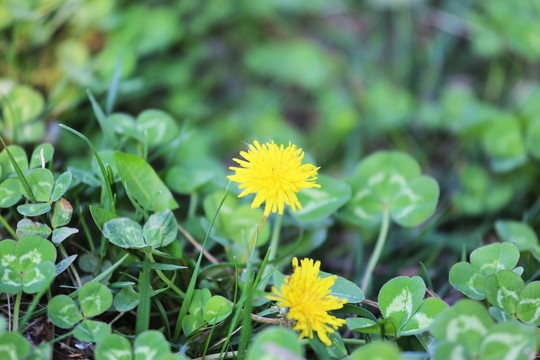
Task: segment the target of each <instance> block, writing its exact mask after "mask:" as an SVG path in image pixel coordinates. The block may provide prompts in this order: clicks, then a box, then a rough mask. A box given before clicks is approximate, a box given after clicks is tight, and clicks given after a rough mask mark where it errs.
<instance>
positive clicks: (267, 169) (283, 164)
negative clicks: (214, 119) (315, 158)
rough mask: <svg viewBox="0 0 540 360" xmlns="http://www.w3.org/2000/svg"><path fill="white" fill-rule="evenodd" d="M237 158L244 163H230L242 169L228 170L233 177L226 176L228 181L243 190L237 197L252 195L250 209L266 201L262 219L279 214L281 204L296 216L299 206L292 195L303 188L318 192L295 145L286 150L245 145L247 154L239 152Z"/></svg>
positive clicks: (309, 168)
mask: <svg viewBox="0 0 540 360" xmlns="http://www.w3.org/2000/svg"><path fill="white" fill-rule="evenodd" d="M240 155H242V157H243V158H244V159H245V160H239V159H233V160H234V161H236V162H237V163H238V164H240V166H242V167H234V166H231V167H230V168H229V169H231V170H234V171H235V172H236V173H235V174H234V175H230V176H228V178H229V179H230V180H232V181H235V182H237V183H240V186H239V187H240V189H244V190H243V191H242V193H240V195H238V197H242V196H246V195H248V194H253V193H256V194H257V195H255V199H254V200H253V202H252V203H251V207H252V208H258V207H259V206H261V204H262V203H263V202H265V201H266V206H265V208H264V216H268V215H269V214H270V211H272V212H274V213H275V212H276V211H279V214H283V208H284V206H285V204H287V205H289V206H290V207H291V208H292V209H293V211H295V212H296V208H297V207H298V208H299V209H300V210H302V205H301V204H300V202H299V201H298V198H297V197H296V193H297V192H299V191H300V190H302V189H303V188H313V187H317V188H320V187H321V186H320V185H319V184H316V183H315V180H317V170H319V168H318V167H315V166H314V165H311V164H302V158H303V157H304V152H303V151H302V149H297V148H296V145H291V143H290V142H289V146H287V147H286V148H284V147H283V145H281V146H279V147H278V146H277V145H276V144H275V143H274V141H272V142H271V143H266V144H263V145H261V144H259V143H258V142H257V141H254V142H253V145H249V151H248V152H245V151H241V152H240Z"/></svg>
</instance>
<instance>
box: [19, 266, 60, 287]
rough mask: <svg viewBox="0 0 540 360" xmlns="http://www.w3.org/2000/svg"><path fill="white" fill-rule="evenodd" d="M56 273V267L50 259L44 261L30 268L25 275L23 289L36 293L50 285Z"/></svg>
mask: <svg viewBox="0 0 540 360" xmlns="http://www.w3.org/2000/svg"><path fill="white" fill-rule="evenodd" d="M55 275H56V267H55V266H54V263H53V262H52V261H50V260H47V261H43V262H41V263H40V264H38V265H37V266H35V267H33V268H32V269H30V270H29V271H28V272H26V273H25V274H24V277H23V291H24V292H25V293H27V294H35V293H37V292H39V291H40V290H41V289H43V287H44V286H48V284H49V282H50V281H51V280H52V279H53V278H54V276H55Z"/></svg>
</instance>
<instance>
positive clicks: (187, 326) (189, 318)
mask: <svg viewBox="0 0 540 360" xmlns="http://www.w3.org/2000/svg"><path fill="white" fill-rule="evenodd" d="M202 325H204V322H203V321H201V320H200V319H199V318H197V317H196V316H194V315H191V314H188V315H186V316H185V317H184V319H183V320H182V331H183V332H184V335H186V336H189V335H190V334H192V333H193V332H194V331H195V330H197V329H198V328H200V327H201V326H202Z"/></svg>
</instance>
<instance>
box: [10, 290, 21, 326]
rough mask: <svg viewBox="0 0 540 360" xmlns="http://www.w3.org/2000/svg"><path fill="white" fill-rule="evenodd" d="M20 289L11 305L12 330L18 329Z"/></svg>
mask: <svg viewBox="0 0 540 360" xmlns="http://www.w3.org/2000/svg"><path fill="white" fill-rule="evenodd" d="M21 298H22V291H19V292H18V293H17V296H16V297H15V305H14V306H13V327H12V329H13V331H14V332H15V331H17V330H19V311H20V309H21Z"/></svg>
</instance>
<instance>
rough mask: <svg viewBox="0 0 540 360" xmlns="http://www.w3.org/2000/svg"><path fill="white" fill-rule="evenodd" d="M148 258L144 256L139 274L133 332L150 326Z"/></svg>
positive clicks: (141, 330) (140, 331)
mask: <svg viewBox="0 0 540 360" xmlns="http://www.w3.org/2000/svg"><path fill="white" fill-rule="evenodd" d="M151 291H152V289H151V287H150V259H149V256H145V257H144V261H143V269H142V271H141V273H140V275H139V306H138V307H137V321H136V323H135V332H136V333H137V334H140V333H142V332H143V331H146V330H148V328H149V327H150V292H151Z"/></svg>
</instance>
